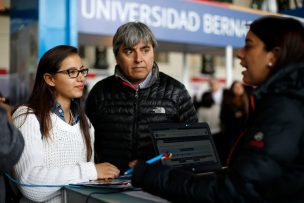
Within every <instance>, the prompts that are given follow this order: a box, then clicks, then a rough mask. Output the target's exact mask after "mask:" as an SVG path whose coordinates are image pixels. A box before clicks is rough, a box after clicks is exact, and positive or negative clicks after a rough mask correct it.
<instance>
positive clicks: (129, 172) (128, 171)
mask: <svg viewBox="0 0 304 203" xmlns="http://www.w3.org/2000/svg"><path fill="white" fill-rule="evenodd" d="M164 156H165V155H164V154H160V155H158V156H156V157H153V158H152V159H149V160H147V161H146V163H147V164H152V163H154V162H156V161H158V160H161V159H162V158H163V157H164ZM132 172H133V168H130V169H128V170H127V171H126V172H125V173H124V175H129V174H131V173H132Z"/></svg>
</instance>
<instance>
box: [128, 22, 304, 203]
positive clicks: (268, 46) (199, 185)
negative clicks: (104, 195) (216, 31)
mask: <svg viewBox="0 0 304 203" xmlns="http://www.w3.org/2000/svg"><path fill="white" fill-rule="evenodd" d="M303 50H304V26H303V24H302V23H301V22H300V21H298V20H296V19H294V18H288V17H280V16H263V17H261V18H259V19H257V20H254V21H253V22H252V23H251V24H250V27H249V32H248V33H247V36H246V41H245V46H244V47H243V48H241V49H240V50H239V51H238V53H237V57H238V58H239V59H240V61H241V62H240V64H241V65H242V67H243V68H244V70H243V71H242V75H243V82H244V83H245V84H248V85H251V86H253V87H255V89H254V91H253V94H252V96H253V97H252V99H250V101H251V108H252V112H251V111H250V114H249V118H248V119H249V120H248V126H247V127H246V130H245V131H244V133H243V134H242V135H241V136H240V137H239V138H238V140H237V142H236V143H235V144H234V146H233V149H232V151H231V152H230V155H229V161H228V166H227V168H224V169H222V170H220V171H218V172H214V173H211V174H205V175H202V176H196V175H193V174H192V173H187V172H184V171H181V170H179V169H176V168H170V167H167V166H161V165H158V164H152V165H148V164H146V163H145V162H144V161H139V162H138V163H137V164H136V165H135V168H134V173H133V176H132V184H133V186H135V187H142V188H143V190H144V191H148V192H150V193H152V194H156V195H159V196H162V197H165V198H167V199H169V200H171V201H172V202H205V203H208V202H209V203H211V202H217V203H221V202H223V203H228V202H233V203H245V202H246V203H249V202H250V203H251V202H252V203H257V202H259V203H300V202H303V200H304V150H303V149H304V125H303V123H304V52H303ZM173 156H174V154H173Z"/></svg>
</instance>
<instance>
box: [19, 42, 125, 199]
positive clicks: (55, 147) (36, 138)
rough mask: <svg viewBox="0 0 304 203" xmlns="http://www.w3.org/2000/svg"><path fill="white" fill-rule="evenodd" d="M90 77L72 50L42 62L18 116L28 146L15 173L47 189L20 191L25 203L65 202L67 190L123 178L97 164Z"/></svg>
mask: <svg viewBox="0 0 304 203" xmlns="http://www.w3.org/2000/svg"><path fill="white" fill-rule="evenodd" d="M88 71H89V70H88V69H87V68H86V67H84V66H83V64H82V61H81V58H80V56H79V54H78V50H77V49H76V48H75V47H72V46H68V45H59V46H56V47H54V48H52V49H50V50H48V51H47V52H46V53H45V54H44V55H43V56H42V58H41V59H40V61H39V64H38V68H37V73H36V79H35V84H34V88H33V92H32V94H31V95H30V98H29V100H28V101H27V102H26V103H25V104H22V105H20V106H19V107H17V109H16V110H15V111H14V113H13V122H14V124H15V126H16V127H17V128H19V130H20V131H21V132H22V134H23V138H24V140H25V147H24V151H23V153H22V156H21V158H20V160H19V161H18V163H17V164H16V165H15V166H14V172H15V175H16V178H17V180H18V181H19V182H22V183H25V184H31V185H33V186H35V185H45V187H43V186H42V187H26V186H20V187H19V188H20V191H21V193H22V195H23V197H22V199H21V202H62V189H61V188H62V185H67V184H70V183H79V182H86V181H89V180H96V179H101V178H115V177H117V176H118V175H119V173H120V171H119V170H118V169H117V168H116V167H115V166H113V165H112V164H109V163H100V164H94V159H93V158H94V128H93V126H92V124H91V123H90V122H89V119H88V118H87V117H86V115H85V113H84V110H83V109H82V108H81V104H80V101H81V97H82V96H83V90H84V84H85V80H86V76H87V75H88ZM48 185H59V186H58V187H48Z"/></svg>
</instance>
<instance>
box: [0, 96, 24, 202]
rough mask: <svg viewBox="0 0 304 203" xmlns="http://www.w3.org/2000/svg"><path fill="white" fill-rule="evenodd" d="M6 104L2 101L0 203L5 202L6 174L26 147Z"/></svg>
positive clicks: (0, 106)
mask: <svg viewBox="0 0 304 203" xmlns="http://www.w3.org/2000/svg"><path fill="white" fill-rule="evenodd" d="M2 105H3V106H4V104H3V103H2V102H1V101H0V129H1V133H0V145H1V147H0V160H1V161H0V203H2V202H3V203H4V202H9V201H10V200H8V199H7V201H5V183H4V177H3V176H4V174H3V173H9V172H10V170H11V169H12V168H13V166H14V165H15V164H16V163H17V162H18V160H19V158H20V156H21V153H22V151H23V147H24V140H23V137H22V135H21V133H20V132H19V130H18V129H17V128H15V127H14V126H13V125H12V124H11V123H10V122H9V121H8V120H9V119H8V116H7V114H8V113H7V112H6V110H5V109H4V108H2Z"/></svg>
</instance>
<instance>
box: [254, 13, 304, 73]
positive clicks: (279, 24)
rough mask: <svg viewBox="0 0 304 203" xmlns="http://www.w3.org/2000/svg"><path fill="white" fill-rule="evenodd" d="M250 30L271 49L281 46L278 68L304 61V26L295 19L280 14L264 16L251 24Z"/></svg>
mask: <svg viewBox="0 0 304 203" xmlns="http://www.w3.org/2000/svg"><path fill="white" fill-rule="evenodd" d="M249 30H250V31H251V32H253V33H254V34H255V35H256V36H257V37H258V38H259V39H260V40H262V41H263V43H264V44H265V49H266V50H267V51H271V50H273V49H274V48H276V47H278V48H280V52H279V57H278V60H277V61H276V63H275V64H274V66H275V67H276V68H280V67H285V66H289V65H293V64H301V63H304V51H303V48H304V26H303V24H302V23H301V22H300V21H298V20H296V19H294V18H288V17H280V16H264V17H261V18H259V19H257V20H255V21H253V23H251V24H250V27H249Z"/></svg>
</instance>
